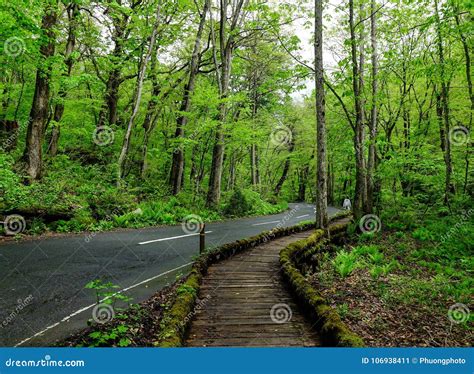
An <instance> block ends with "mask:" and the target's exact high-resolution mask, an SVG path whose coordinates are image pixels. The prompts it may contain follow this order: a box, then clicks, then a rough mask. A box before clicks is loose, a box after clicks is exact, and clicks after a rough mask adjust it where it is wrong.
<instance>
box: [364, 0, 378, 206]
mask: <svg viewBox="0 0 474 374" xmlns="http://www.w3.org/2000/svg"><path fill="white" fill-rule="evenodd" d="M376 17H377V16H376V9H375V0H371V2H370V42H371V50H372V53H371V59H372V103H371V114H370V122H369V155H368V159H367V204H366V209H365V212H366V213H372V211H373V205H374V190H375V167H376V157H377V155H376V144H375V141H376V138H377V123H378V118H377V117H378V108H377V95H378V60H377V20H376Z"/></svg>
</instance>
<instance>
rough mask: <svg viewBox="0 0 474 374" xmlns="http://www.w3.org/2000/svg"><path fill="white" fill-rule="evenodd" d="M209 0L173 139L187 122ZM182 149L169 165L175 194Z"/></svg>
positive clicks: (180, 178)
mask: <svg viewBox="0 0 474 374" xmlns="http://www.w3.org/2000/svg"><path fill="white" fill-rule="evenodd" d="M210 3H211V1H210V0H205V2H204V9H203V11H202V13H201V19H200V21H199V27H198V31H197V34H196V40H195V42H194V49H193V54H192V57H191V63H190V67H189V78H188V82H187V84H186V86H185V88H184V95H183V100H182V102H181V108H180V112H181V115H180V116H179V118H178V120H177V126H176V133H175V139H176V140H180V139H181V138H182V137H183V136H184V128H185V127H186V125H187V123H188V112H189V110H190V108H191V96H192V94H193V92H194V88H195V86H196V78H197V75H198V72H199V65H200V63H201V40H202V35H203V32H204V26H205V23H206V16H207V13H208V11H209V8H210V5H211V4H210ZM183 174H184V150H183V147H182V146H181V144H180V145H178V147H177V148H176V149H175V151H174V152H173V161H172V165H171V172H170V180H169V183H170V186H171V193H172V194H173V195H177V194H178V193H179V192H180V190H181V186H182V185H183V182H184V178H183Z"/></svg>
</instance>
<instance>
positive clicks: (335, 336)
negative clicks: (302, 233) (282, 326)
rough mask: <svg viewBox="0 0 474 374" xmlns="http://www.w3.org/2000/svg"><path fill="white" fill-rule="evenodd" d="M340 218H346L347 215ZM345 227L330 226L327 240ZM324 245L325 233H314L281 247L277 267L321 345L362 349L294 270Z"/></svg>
mask: <svg viewBox="0 0 474 374" xmlns="http://www.w3.org/2000/svg"><path fill="white" fill-rule="evenodd" d="M342 216H343V217H348V215H347V214H343V215H342ZM333 222H334V220H333ZM348 224H349V220H348V219H343V220H342V222H336V223H333V224H332V225H331V226H330V228H329V237H330V238H331V240H334V239H335V238H337V237H338V236H340V235H344V234H345V232H346V230H347V226H348ZM327 241H328V238H327V237H326V232H325V231H323V230H317V231H315V232H314V233H313V234H312V235H310V236H309V237H308V238H306V239H303V240H300V241H297V242H294V243H291V244H289V245H288V246H287V247H285V248H284V249H283V250H282V251H281V252H280V265H281V268H282V271H283V274H284V278H285V280H286V281H287V282H288V283H289V285H290V287H291V289H292V291H293V292H294V294H295V296H296V297H297V300H298V301H299V302H300V303H301V304H302V306H303V307H304V308H305V309H306V310H307V312H308V314H309V315H311V316H312V319H313V320H315V321H318V323H317V328H318V329H319V332H320V333H321V336H322V338H323V343H324V344H325V345H330V346H343V347H362V346H364V342H363V340H362V339H361V338H360V337H359V336H357V335H356V334H354V333H352V332H351V331H350V330H349V328H348V327H347V326H346V325H345V324H344V323H343V322H342V321H341V319H340V317H339V315H338V314H337V312H336V311H335V310H334V309H333V308H331V307H330V306H329V305H327V302H326V300H325V299H324V298H323V297H322V296H321V295H320V294H319V292H318V291H317V290H316V289H314V288H313V287H312V286H311V284H310V283H309V282H308V281H307V280H306V278H305V277H304V276H303V275H302V274H301V272H300V271H299V269H298V266H299V265H301V264H302V263H304V262H305V260H306V259H308V258H310V257H311V256H313V255H314V254H316V253H318V252H319V251H320V250H321V249H322V248H323V247H324V245H325V244H326V243H327Z"/></svg>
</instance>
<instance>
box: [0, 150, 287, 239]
mask: <svg viewBox="0 0 474 374" xmlns="http://www.w3.org/2000/svg"><path fill="white" fill-rule="evenodd" d="M50 162H51V163H50V165H48V173H47V174H46V175H45V176H44V178H43V179H42V181H41V182H37V183H34V184H31V185H24V184H23V183H22V181H21V179H20V177H19V176H18V175H16V174H15V173H13V172H9V167H12V163H13V160H12V159H11V158H8V157H6V156H2V155H0V166H3V167H4V169H3V170H2V171H0V177H1V178H2V186H0V187H3V186H5V187H6V188H5V193H4V194H2V196H1V197H0V218H1V216H2V215H3V216H6V215H9V214H19V215H21V216H23V217H24V219H25V220H26V229H25V230H24V231H23V233H22V234H21V235H40V234H43V233H48V232H57V233H70V232H76V233H77V232H83V231H91V232H98V231H108V230H112V229H116V228H142V227H149V226H159V225H175V224H180V223H182V222H183V221H185V220H187V219H189V217H191V216H193V217H198V218H197V219H198V220H199V221H203V222H210V221H218V220H222V219H225V218H234V217H243V216H256V215H268V214H274V213H280V212H282V211H285V210H286V209H288V204H287V203H286V202H285V201H278V202H274V203H270V202H269V201H270V200H272V201H273V197H272V196H262V195H260V194H259V193H258V192H256V191H253V190H251V189H243V190H238V189H235V190H234V191H230V192H225V193H223V195H222V202H221V204H220V205H219V206H218V207H216V208H215V209H209V208H207V207H206V204H205V199H204V195H203V194H200V195H198V194H194V193H191V192H189V191H183V192H181V193H180V194H178V195H177V196H170V192H169V187H168V186H167V184H166V183H165V182H164V181H163V180H148V181H146V182H144V181H138V180H137V181H134V180H132V181H131V182H130V183H129V184H128V185H126V186H122V187H117V186H116V183H115V181H114V180H113V178H112V177H111V175H114V174H113V173H111V172H110V170H109V169H110V166H107V165H105V164H102V163H100V162H98V163H97V164H84V160H76V159H74V158H73V156H66V155H58V156H57V157H56V158H55V159H54V160H51V161H50ZM2 234H4V228H3V225H0V237H1V235H2ZM21 235H18V236H17V237H18V238H21Z"/></svg>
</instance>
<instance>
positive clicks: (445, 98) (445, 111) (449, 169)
mask: <svg viewBox="0 0 474 374" xmlns="http://www.w3.org/2000/svg"><path fill="white" fill-rule="evenodd" d="M434 8H435V26H436V34H437V38H436V45H437V48H438V59H439V74H440V81H441V93H440V99H441V109H442V119H443V125H444V137H445V139H444V163H445V170H446V173H445V186H444V202H445V204H446V205H449V201H450V195H451V193H453V192H454V186H453V184H452V181H451V176H452V173H453V164H452V159H451V142H450V139H449V134H450V128H451V125H450V118H449V88H448V84H447V77H446V63H445V56H444V41H443V32H442V26H441V19H440V16H439V1H438V0H434ZM442 141H443V140H442Z"/></svg>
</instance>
